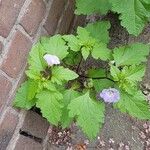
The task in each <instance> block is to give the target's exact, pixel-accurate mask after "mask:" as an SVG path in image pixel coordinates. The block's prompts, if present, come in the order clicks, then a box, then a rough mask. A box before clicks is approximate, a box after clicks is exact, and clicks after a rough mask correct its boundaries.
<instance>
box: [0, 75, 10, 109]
mask: <svg viewBox="0 0 150 150" xmlns="http://www.w3.org/2000/svg"><path fill="white" fill-rule="evenodd" d="M11 87H12V84H11V82H10V81H8V80H7V79H6V78H5V77H4V76H3V75H0V110H1V109H2V107H3V106H4V105H5V103H6V100H7V98H8V95H9V91H10V90H11Z"/></svg>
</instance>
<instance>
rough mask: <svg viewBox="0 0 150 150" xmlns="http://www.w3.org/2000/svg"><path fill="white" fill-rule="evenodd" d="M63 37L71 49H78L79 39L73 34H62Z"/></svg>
mask: <svg viewBox="0 0 150 150" xmlns="http://www.w3.org/2000/svg"><path fill="white" fill-rule="evenodd" d="M63 39H64V40H65V41H66V42H67V45H68V46H69V47H70V49H71V50H72V51H75V52H77V51H79V50H80V48H81V46H80V45H79V40H78V38H77V37H76V36H74V35H72V34H71V35H64V36H63Z"/></svg>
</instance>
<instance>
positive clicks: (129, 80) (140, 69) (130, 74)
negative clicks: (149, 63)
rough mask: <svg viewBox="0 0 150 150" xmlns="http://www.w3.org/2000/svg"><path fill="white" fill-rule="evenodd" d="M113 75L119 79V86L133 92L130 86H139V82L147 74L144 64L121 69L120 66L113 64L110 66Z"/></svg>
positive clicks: (116, 79) (115, 78)
mask: <svg viewBox="0 0 150 150" xmlns="http://www.w3.org/2000/svg"><path fill="white" fill-rule="evenodd" d="M110 72H111V75H112V77H113V80H114V81H117V84H118V86H119V87H121V88H122V89H124V90H125V91H127V92H128V93H132V92H131V91H130V88H129V87H130V86H132V87H134V88H137V83H138V82H139V81H142V77H143V76H144V74H145V66H144V65H137V66H136V65H131V66H125V67H123V68H122V69H121V70H119V68H118V67H116V66H113V65H111V68H110Z"/></svg>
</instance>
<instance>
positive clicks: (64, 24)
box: [58, 0, 75, 34]
mask: <svg viewBox="0 0 150 150" xmlns="http://www.w3.org/2000/svg"><path fill="white" fill-rule="evenodd" d="M74 9H75V5H74V0H69V4H68V7H67V8H66V10H65V12H64V15H63V18H62V20H61V22H60V25H59V29H58V33H60V34H64V33H68V30H69V27H70V25H71V22H72V20H73V17H74Z"/></svg>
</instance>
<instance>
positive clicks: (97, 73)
mask: <svg viewBox="0 0 150 150" xmlns="http://www.w3.org/2000/svg"><path fill="white" fill-rule="evenodd" d="M87 74H88V77H91V78H98V77H105V76H106V70H105V69H102V68H100V69H89V70H88V73H87Z"/></svg>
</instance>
